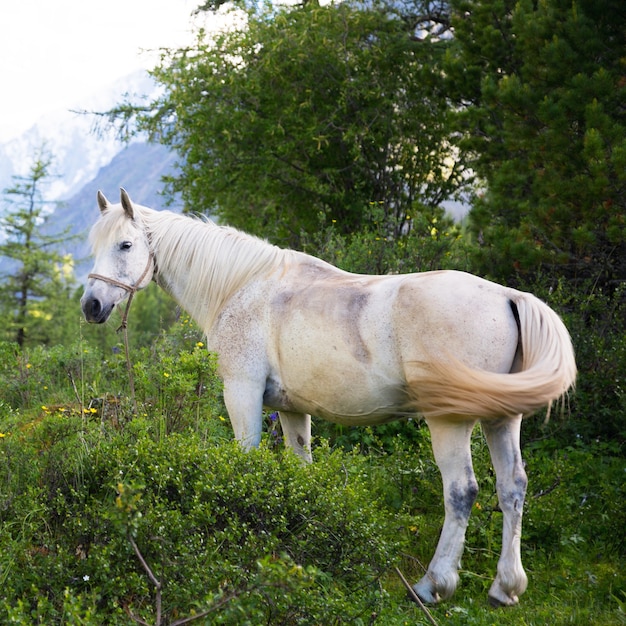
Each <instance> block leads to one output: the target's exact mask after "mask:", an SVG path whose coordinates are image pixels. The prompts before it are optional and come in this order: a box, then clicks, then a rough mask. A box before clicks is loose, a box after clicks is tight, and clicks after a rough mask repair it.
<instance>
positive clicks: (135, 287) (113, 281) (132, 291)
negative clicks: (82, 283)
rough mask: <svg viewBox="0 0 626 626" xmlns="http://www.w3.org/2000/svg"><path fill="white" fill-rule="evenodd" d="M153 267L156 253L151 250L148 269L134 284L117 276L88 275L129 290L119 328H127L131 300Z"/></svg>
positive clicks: (147, 264)
mask: <svg viewBox="0 0 626 626" xmlns="http://www.w3.org/2000/svg"><path fill="white" fill-rule="evenodd" d="M151 267H154V268H155V269H156V263H155V262H154V254H153V253H152V250H150V252H149V255H148V262H147V263H146V269H144V271H143V274H142V275H141V276H140V277H139V278H138V279H137V281H136V282H135V284H134V285H127V284H126V283H123V282H121V281H119V280H116V279H115V278H109V277H108V276H103V275H102V274H89V275H88V276H87V278H94V279H96V280H101V281H103V282H105V283H109V284H110V285H114V286H115V287H120V288H121V289H124V290H125V291H127V292H128V301H127V303H126V309H125V310H124V313H123V315H122V323H121V325H120V327H119V328H118V330H120V329H122V328H124V329H125V328H126V325H127V318H128V311H129V310H130V305H131V302H132V301H133V297H134V295H135V294H136V293H137V292H138V291H139V289H140V287H139V285H141V283H142V282H143V280H144V278H145V277H146V276H147V275H148V272H149V271H150V268H151Z"/></svg>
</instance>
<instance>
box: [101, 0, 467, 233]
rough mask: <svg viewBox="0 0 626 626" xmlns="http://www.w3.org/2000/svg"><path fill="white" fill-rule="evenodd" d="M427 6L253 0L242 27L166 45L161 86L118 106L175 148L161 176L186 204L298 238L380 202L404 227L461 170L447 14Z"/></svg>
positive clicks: (434, 203) (439, 198)
mask: <svg viewBox="0 0 626 626" xmlns="http://www.w3.org/2000/svg"><path fill="white" fill-rule="evenodd" d="M210 4H211V6H212V5H213V4H215V3H210ZM218 4H219V3H218ZM431 4H435V3H428V2H426V3H422V2H416V3H401V4H400V5H396V4H394V3H388V4H386V3H384V2H380V3H375V4H374V5H369V6H368V7H365V6H361V5H358V4H357V3H355V2H347V3H340V4H337V5H329V6H325V7H320V6H319V5H318V4H317V3H314V2H310V3H304V4H303V5H301V6H297V7H286V6H285V5H282V6H279V7H278V8H275V7H272V6H264V7H262V8H258V5H256V4H252V3H251V6H248V7H247V9H246V14H245V15H246V19H245V20H243V21H242V25H241V26H240V27H233V28H232V29H231V30H228V31H227V32H222V33H220V34H219V35H217V36H213V37H212V38H211V39H209V38H207V37H204V36H202V35H201V36H200V38H199V40H198V42H197V45H196V46H195V47H193V48H191V49H184V50H174V51H169V52H168V53H167V54H166V55H165V57H164V59H163V61H162V63H161V65H160V66H159V67H157V68H156V69H155V70H154V77H155V78H156V80H157V81H158V82H159V83H160V84H161V85H163V86H164V87H165V89H164V92H163V96H162V97H161V98H159V99H158V100H157V101H156V102H154V103H153V104H152V105H151V106H148V107H146V108H145V109H144V110H143V111H137V110H129V109H128V108H127V107H124V106H121V107H119V108H118V109H117V110H116V111H113V115H114V116H115V114H117V115H118V116H119V115H121V116H122V117H123V116H125V115H128V114H129V113H130V114H131V115H132V114H136V113H138V116H137V120H138V126H139V128H140V129H141V130H146V131H148V133H149V134H150V135H151V137H152V138H153V139H158V140H160V141H162V142H164V143H165V144H167V145H170V146H172V147H174V148H175V149H176V150H177V152H178V153H179V155H180V157H181V162H182V166H181V173H180V176H179V177H177V178H174V179H171V180H170V183H171V187H172V188H173V190H175V191H179V192H181V194H182V197H183V199H184V201H185V203H186V206H187V207H188V208H189V209H190V210H193V211H202V212H209V213H212V214H216V215H218V216H219V217H220V218H223V219H224V220H225V221H226V222H228V223H230V224H233V225H235V226H238V227H241V228H244V229H247V230H251V231H253V232H256V233H258V234H262V235H264V236H267V237H269V238H271V239H272V240H273V241H275V242H277V243H282V244H286V245H299V243H300V241H301V239H300V238H301V234H302V233H303V232H304V233H309V234H310V233H314V232H316V230H317V229H318V228H319V221H320V215H322V216H323V217H324V218H325V220H326V221H327V223H329V224H330V223H333V224H335V225H336V227H337V228H338V229H339V230H340V232H341V233H343V234H347V233H353V232H355V231H359V230H360V229H362V228H363V227H364V226H365V225H367V223H368V219H369V218H368V214H369V207H370V206H377V207H379V208H382V209H383V214H384V216H385V219H386V222H387V224H386V228H387V232H389V233H390V235H391V236H392V237H394V238H397V237H400V236H403V235H405V234H406V233H407V232H408V231H410V230H411V226H412V224H413V223H415V221H416V220H414V219H413V218H414V217H415V215H416V213H421V214H425V215H427V216H429V217H430V216H432V215H435V216H437V217H440V215H439V211H438V208H439V206H440V205H441V203H442V202H443V201H444V200H445V199H447V198H449V197H451V196H452V195H453V194H454V193H455V192H456V191H457V190H458V189H459V188H460V187H461V186H462V185H463V184H464V182H465V179H464V177H463V170H464V166H463V162H462V160H461V159H460V158H459V157H458V155H457V154H455V153H454V151H453V150H451V148H450V142H449V140H448V131H449V123H448V120H449V117H450V115H451V110H450V108H449V107H448V103H447V101H446V98H445V95H444V94H443V92H442V91H441V89H440V86H441V82H442V75H441V72H440V71H439V70H438V69H437V67H438V64H439V62H440V60H441V58H442V56H443V53H444V50H445V47H446V45H447V43H446V40H445V37H444V31H445V20H444V19H443V18H442V17H441V15H443V14H442V13H441V11H439V13H435V12H433V13H432V14H429V13H421V12H420V11H419V10H418V9H419V8H420V7H422V5H423V6H426V7H428V6H430V5H431ZM439 8H440V7H439Z"/></svg>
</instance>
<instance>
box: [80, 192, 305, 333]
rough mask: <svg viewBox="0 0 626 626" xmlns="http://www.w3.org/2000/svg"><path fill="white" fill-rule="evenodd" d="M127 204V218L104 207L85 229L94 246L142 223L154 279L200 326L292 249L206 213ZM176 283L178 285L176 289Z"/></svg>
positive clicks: (209, 322) (118, 209)
mask: <svg viewBox="0 0 626 626" xmlns="http://www.w3.org/2000/svg"><path fill="white" fill-rule="evenodd" d="M133 209H134V211H135V219H134V220H133V221H131V220H129V219H128V218H127V217H126V215H125V214H124V211H123V210H122V209H121V207H118V206H112V207H110V208H109V209H108V210H107V211H106V213H105V214H104V215H103V216H102V219H101V220H99V221H98V223H97V224H96V226H94V229H93V230H92V233H91V241H92V245H93V246H94V250H97V248H99V247H101V246H103V245H107V244H110V243H112V241H113V240H115V239H116V238H119V236H120V234H121V232H123V229H124V228H128V227H129V225H132V226H131V227H133V228H140V229H141V228H142V225H143V227H145V230H146V232H147V234H148V237H149V240H150V246H151V249H152V251H153V253H154V256H155V259H156V264H157V281H158V279H159V277H162V281H163V282H165V284H163V285H162V286H163V287H165V288H166V289H167V290H168V291H170V292H171V293H172V295H176V297H177V299H179V300H180V304H181V305H182V306H184V308H186V309H187V310H188V311H189V313H190V314H191V315H192V316H193V318H194V319H195V320H196V322H197V323H198V324H199V325H200V327H201V328H202V329H203V330H204V331H205V332H208V330H209V329H210V328H211V327H212V325H213V323H214V322H215V319H216V317H217V315H218V314H219V311H220V310H221V308H222V306H223V304H224V302H225V301H226V300H227V299H228V298H229V297H230V296H231V295H232V294H233V293H234V292H235V291H237V290H238V289H240V288H241V287H243V286H244V285H245V284H246V283H248V282H249V281H251V280H253V279H255V278H257V277H262V276H264V275H267V274H268V273H270V272H271V271H273V270H274V269H276V268H277V267H279V266H281V265H282V264H283V263H285V262H286V261H288V260H289V259H291V258H292V257H293V255H296V254H298V253H296V252H294V251H291V250H282V249H281V248H278V247H276V246H273V245H271V244H269V243H268V242H266V241H263V240H262V239H259V238H257V237H253V236H251V235H248V234H246V233H244V232H241V231H239V230H236V229H234V228H230V227H225V226H218V225H217V224H215V223H214V222H212V221H210V220H208V219H202V218H193V217H189V216H185V215H180V214H177V213H172V212H171V211H155V210H153V209H149V208H147V207H143V206H140V205H136V204H133ZM163 279H164V280H163ZM180 286H184V288H183V290H182V291H180V292H179V291H176V289H177V288H179V287H180ZM174 292H175V293H174Z"/></svg>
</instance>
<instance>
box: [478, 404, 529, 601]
mask: <svg viewBox="0 0 626 626" xmlns="http://www.w3.org/2000/svg"><path fill="white" fill-rule="evenodd" d="M521 422H522V417H521V415H520V416H518V417H516V418H512V419H511V418H509V419H506V420H499V421H497V422H484V423H483V424H482V427H483V431H484V433H485V437H486V438H487V444H488V445H489V451H490V452H491V461H492V463H493V467H494V469H495V471H496V487H497V491H498V500H499V503H500V508H501V509H502V514H503V525H502V553H501V555H500V560H499V561H498V573H497V576H496V579H495V580H494V582H493V584H492V585H491V589H490V590H489V600H490V601H491V603H492V604H494V605H497V606H502V605H504V606H510V605H513V604H517V602H518V596H520V595H521V594H522V593H524V591H525V590H526V585H527V582H528V579H527V578H526V573H525V572H524V568H523V567H522V558H521V554H520V539H521V534H522V514H523V508H524V498H525V496H526V485H527V482H528V481H527V478H526V472H525V470H524V464H523V462H522V454H521V451H520V428H521Z"/></svg>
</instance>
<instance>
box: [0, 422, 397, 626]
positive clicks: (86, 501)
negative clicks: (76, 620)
mask: <svg viewBox="0 0 626 626" xmlns="http://www.w3.org/2000/svg"><path fill="white" fill-rule="evenodd" d="M214 419H215V418H214ZM10 439H11V441H9V442H3V443H8V445H3V448H2V456H3V459H2V460H3V461H6V460H9V461H10V464H11V467H13V468H14V470H13V471H12V472H11V476H10V477H9V478H10V480H9V484H8V485H7V492H6V494H4V500H3V511H2V516H1V517H0V523H1V524H2V537H3V544H4V545H3V546H2V548H3V550H2V557H1V560H2V565H1V567H0V576H2V578H3V580H4V583H5V584H4V585H3V586H2V590H1V591H0V598H1V599H0V622H2V623H11V620H13V623H15V620H16V619H17V616H18V615H20V616H22V617H21V618H20V619H26V618H25V616H31V618H33V616H35V618H33V623H46V624H53V623H65V620H67V619H68V617H67V616H68V612H69V613H71V612H72V611H74V612H75V613H76V615H78V614H80V615H82V617H81V619H82V620H83V621H81V622H80V623H87V624H102V623H107V624H115V623H120V624H121V623H128V620H129V617H134V618H138V619H142V620H145V621H147V622H148V623H154V622H155V619H156V613H157V600H156V598H157V595H159V596H160V599H159V603H161V604H162V607H163V612H164V615H165V616H167V619H168V620H170V621H174V619H175V618H179V617H181V616H189V615H193V613H194V612H201V611H211V613H214V614H215V615H214V618H215V621H213V622H211V623H225V624H226V623H231V624H244V623H249V624H258V623H266V622H268V621H269V623H285V624H295V623H298V624H306V623H310V624H319V623H329V624H330V623H348V622H349V623H359V619H360V616H362V615H366V614H370V613H371V612H372V611H375V609H376V606H377V605H378V604H379V603H380V602H381V594H382V591H381V588H380V584H379V580H380V578H381V576H382V574H383V573H384V572H385V571H386V570H387V569H388V568H389V563H390V560H391V555H392V554H393V552H394V542H393V540H392V539H391V538H390V536H389V532H388V531H386V529H385V524H384V515H383V513H382V512H381V509H380V507H378V506H377V504H376V501H375V500H374V499H372V495H371V493H370V491H369V490H368V488H367V486H366V485H365V483H364V482H363V481H362V480H359V477H358V475H356V474H354V473H352V474H351V475H350V479H349V480H346V479H345V465H346V463H349V464H350V465H351V466H353V467H356V466H358V464H359V463H360V462H361V461H360V460H359V457H357V456H351V457H350V458H347V457H346V455H345V454H344V453H341V452H339V451H335V452H332V451H330V450H329V449H328V448H327V447H325V446H322V447H320V448H318V449H317V451H316V456H317V457H318V461H320V462H318V463H315V464H313V465H311V466H305V465H303V464H302V463H301V462H300V461H299V460H298V459H297V458H296V457H295V455H293V454H292V453H290V452H289V453H282V454H279V455H277V454H276V453H274V452H272V451H270V450H268V449H267V448H262V449H261V450H258V451H253V452H250V453H246V452H244V451H243V450H242V449H241V448H240V446H238V445H237V444H236V443H234V442H232V441H231V442H224V441H222V442H220V443H219V445H210V444H209V445H207V443H206V441H205V440H204V439H202V438H200V437H198V436H197V435H196V434H194V433H192V432H186V433H184V434H171V435H170V436H168V437H167V438H165V439H163V438H161V437H154V436H152V435H150V429H149V428H146V427H145V424H144V425H143V426H142V422H141V420H136V421H134V422H133V426H132V427H129V428H128V429H124V430H123V431H119V430H114V429H110V428H108V429H106V430H105V431H103V430H102V429H97V430H95V429H88V430H87V431H85V428H84V422H83V421H82V419H81V418H80V417H77V416H74V417H72V416H58V415H56V414H54V415H46V416H45V417H44V418H43V419H42V420H41V421H40V422H39V423H38V424H36V425H33V426H32V427H30V428H29V431H28V436H25V435H20V434H17V433H15V434H12V435H11V437H10ZM16 457H17V458H19V459H21V460H20V462H19V464H18V463H17V461H16ZM20 464H21V465H20ZM18 465H20V468H21V469H20V468H18ZM26 468H28V471H27V476H26V477H20V479H19V480H18V478H17V475H18V474H21V473H22V472H24V471H26ZM18 470H19V471H18ZM25 480H26V482H27V483H28V484H29V485H30V486H29V488H27V489H25V490H23V491H22V490H21V489H22V488H23V487H24V484H25ZM17 520H22V522H21V523H18V522H17ZM142 559H143V560H144V561H145V565H142ZM148 569H150V571H152V572H153V573H154V576H155V577H156V578H157V579H158V580H159V581H160V584H161V589H160V590H159V592H158V594H157V590H156V588H155V585H154V581H151V578H150V574H149V573H148ZM87 616H89V619H87ZM242 616H246V619H245V620H244V619H243V617H242ZM85 620H86V621H85ZM20 623H29V622H28V621H26V622H20Z"/></svg>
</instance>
